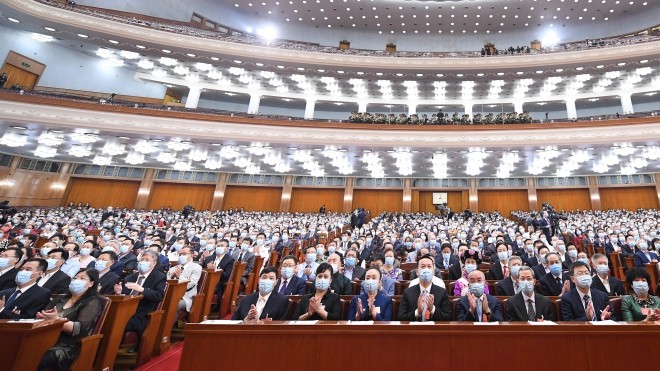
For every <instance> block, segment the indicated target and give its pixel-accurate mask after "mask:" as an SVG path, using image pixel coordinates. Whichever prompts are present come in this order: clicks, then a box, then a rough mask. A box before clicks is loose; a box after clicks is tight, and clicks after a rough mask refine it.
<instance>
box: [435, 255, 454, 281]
mask: <svg viewBox="0 0 660 371" xmlns="http://www.w3.org/2000/svg"><path fill="white" fill-rule="evenodd" d="M436 256H437V257H438V259H437V260H436V261H435V266H436V267H437V268H439V269H451V267H452V266H453V265H454V264H456V263H458V258H457V257H456V255H454V254H451V255H450V256H449V268H445V264H444V261H443V260H442V254H438V255H436ZM450 279H451V278H450ZM457 279H458V278H457Z"/></svg>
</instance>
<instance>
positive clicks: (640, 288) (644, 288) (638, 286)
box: [632, 281, 649, 296]
mask: <svg viewBox="0 0 660 371" xmlns="http://www.w3.org/2000/svg"><path fill="white" fill-rule="evenodd" d="M632 288H633V290H635V295H637V296H639V295H644V294H646V293H648V292H649V284H648V282H643V281H633V283H632Z"/></svg>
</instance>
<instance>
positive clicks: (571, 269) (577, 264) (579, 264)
mask: <svg viewBox="0 0 660 371" xmlns="http://www.w3.org/2000/svg"><path fill="white" fill-rule="evenodd" d="M577 267H585V268H587V269H589V266H588V265H587V263H585V262H582V261H579V260H577V261H575V263H573V264H571V266H570V267H569V268H568V274H570V275H571V276H572V275H574V274H575V268H577Z"/></svg>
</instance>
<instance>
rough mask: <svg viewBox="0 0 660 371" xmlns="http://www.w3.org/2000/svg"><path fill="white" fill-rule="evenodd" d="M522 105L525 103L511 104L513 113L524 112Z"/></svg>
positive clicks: (516, 102)
mask: <svg viewBox="0 0 660 371" xmlns="http://www.w3.org/2000/svg"><path fill="white" fill-rule="evenodd" d="M524 103H525V102H523V101H518V100H517V101H515V102H513V111H514V112H516V113H523V112H524V111H523V104H524Z"/></svg>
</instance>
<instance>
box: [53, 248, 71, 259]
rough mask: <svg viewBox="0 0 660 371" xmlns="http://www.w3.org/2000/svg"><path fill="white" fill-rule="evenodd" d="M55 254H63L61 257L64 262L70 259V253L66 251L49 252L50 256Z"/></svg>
mask: <svg viewBox="0 0 660 371" xmlns="http://www.w3.org/2000/svg"><path fill="white" fill-rule="evenodd" d="M54 252H58V253H60V254H62V255H61V256H62V259H64V260H68V259H69V252H68V251H66V250H64V249H52V250H50V251H49V252H48V255H50V254H52V253H54Z"/></svg>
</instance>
